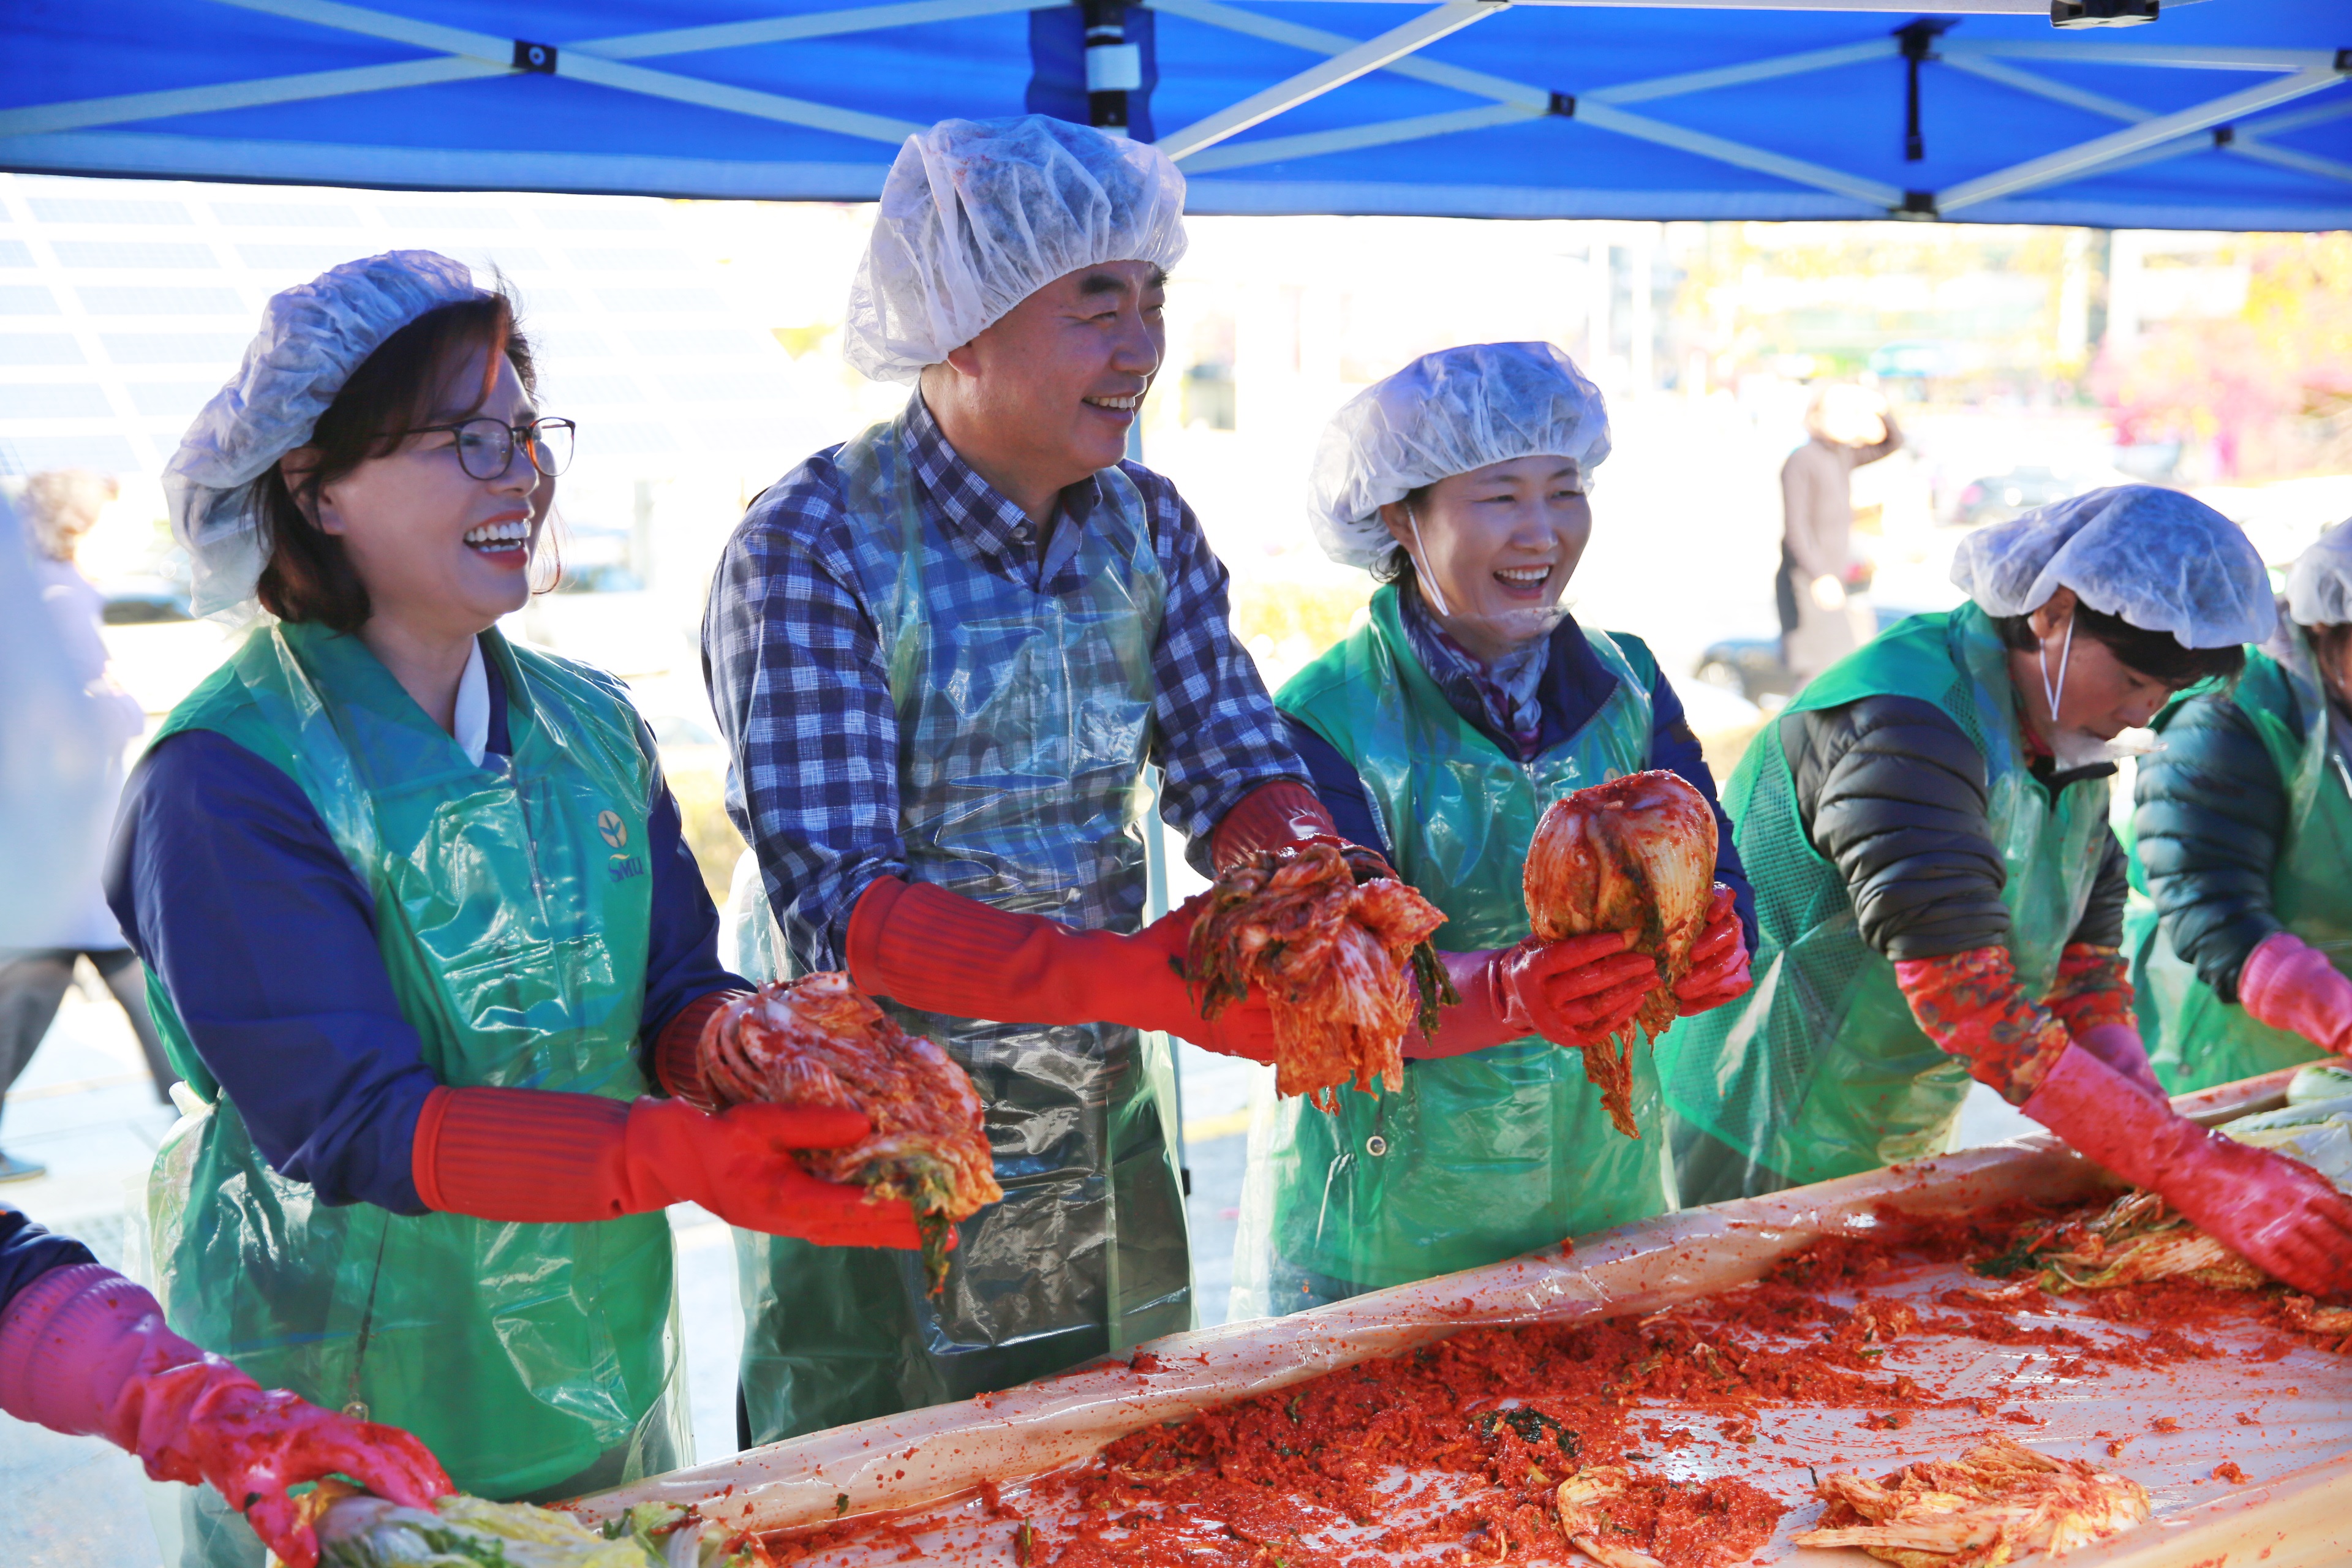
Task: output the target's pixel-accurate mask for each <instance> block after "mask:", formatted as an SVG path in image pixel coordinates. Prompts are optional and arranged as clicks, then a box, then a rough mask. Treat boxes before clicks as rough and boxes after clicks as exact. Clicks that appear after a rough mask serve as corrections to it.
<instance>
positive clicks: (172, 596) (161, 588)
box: [99, 577, 196, 626]
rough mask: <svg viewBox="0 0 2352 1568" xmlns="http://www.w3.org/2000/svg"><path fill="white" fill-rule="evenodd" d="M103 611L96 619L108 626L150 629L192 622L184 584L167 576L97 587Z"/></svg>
mask: <svg viewBox="0 0 2352 1568" xmlns="http://www.w3.org/2000/svg"><path fill="white" fill-rule="evenodd" d="M99 592H100V594H101V595H104V596H105V600H106V605H105V608H104V609H102V610H101V611H100V616H99V618H100V619H101V620H103V621H104V622H105V623H106V624H107V625H108V626H156V625H160V624H162V623H163V622H167V621H192V620H194V619H195V618H196V617H195V616H194V613H193V612H192V611H191V609H190V608H189V601H188V585H187V584H185V583H178V582H174V581H173V580H172V579H171V578H169V577H124V578H121V579H118V580H116V581H114V582H110V583H106V584H100V588H99Z"/></svg>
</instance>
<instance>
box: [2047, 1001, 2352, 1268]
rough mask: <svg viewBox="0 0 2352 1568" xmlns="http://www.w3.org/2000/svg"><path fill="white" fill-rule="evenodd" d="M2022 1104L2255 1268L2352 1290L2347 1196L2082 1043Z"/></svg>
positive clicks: (2351, 1210)
mask: <svg viewBox="0 0 2352 1568" xmlns="http://www.w3.org/2000/svg"><path fill="white" fill-rule="evenodd" d="M2020 1109H2021V1110H2023V1111H2024V1112H2025V1114H2026V1115H2028V1116H2030V1117H2032V1118H2033V1120H2034V1121H2039V1122H2040V1123H2042V1126H2044V1127H2047V1128H2048V1129H2050V1131H2053V1132H2055V1133H2056V1134H2058V1136H2059V1137H2061V1138H2063V1139H2064V1140H2065V1141H2066V1142H2067V1143H2069V1144H2070V1145H2072V1146H2073V1147H2074V1148H2075V1149H2077V1150H2079V1151H2081V1152H2083V1153H2084V1154H2085V1155H2087V1156H2089V1157H2090V1158H2091V1159H2093V1160H2095V1161H2097V1162H2098V1163H2100V1164H2101V1165H2104V1166H2105V1167H2106V1168H2107V1169H2108V1170H2110V1171H2112V1172H2114V1173H2116V1175H2118V1176H2121V1177H2122V1178H2123V1179H2124V1180H2126V1181H2127V1182H2130V1183H2131V1184H2134V1185H2135V1186H2141V1187H2146V1188H2147V1189H2148V1190H2150V1191H2151V1192H2154V1193H2156V1194H2158V1195H2160V1196H2161V1197H2162V1198H2163V1199H2164V1201H2165V1202H2167V1203H2168V1204H2170V1205H2172V1206H2173V1207H2174V1208H2176V1209H2178V1210H2179V1211H2180V1213H2181V1214H2183V1215H2186V1216H2188V1218H2189V1223H2191V1224H2193V1225H2195V1226H2197V1227H2198V1228H2199V1229H2200V1230H2202V1231H2203V1232H2205V1234H2206V1235H2208V1236H2210V1237H2212V1238H2213V1239H2214V1240H2216V1241H2218V1242H2220V1243H2221V1245H2222V1246H2224V1247H2228V1248H2229V1249H2230V1250H2231V1251H2232V1252H2235V1253H2236V1254H2238V1256H2239V1257H2241V1258H2244V1259H2246V1260H2247V1261H2248V1262H2249V1263H2252V1264H2253V1265H2254V1266H2255V1267H2256V1268H2261V1269H2263V1270H2264V1271H2265V1272H2267V1273H2269V1274H2272V1275H2274V1276H2276V1277H2277V1278H2278V1279H2284V1281H2286V1282H2287V1283H2288V1284H2290V1285H2292V1286H2294V1288H2295V1289H2298V1290H2305V1291H2309V1292H2310V1293H2311V1294H2313V1295H2315V1296H2331V1295H2335V1294H2337V1293H2338V1292H2341V1291H2345V1290H2352V1200H2347V1199H2346V1197H2345V1195H2344V1194H2342V1193H2339V1192H2337V1191H2336V1188H2335V1185H2334V1184H2332V1183H2330V1182H2329V1181H2328V1180H2327V1178H2326V1177H2325V1176H2323V1175H2321V1174H2320V1173H2318V1172H2316V1171H2315V1170H2313V1169H2311V1167H2309V1166H2308V1165H2304V1164H2299V1163H2296V1162H2295V1161H2293V1160H2290V1159H2288V1158H2287V1157H2286V1156H2284V1154H2277V1153H2273V1152H2271V1151H2270V1150H2268V1149H2257V1148H2255V1147H2253V1146H2252V1144H2249V1143H2239V1142H2233V1141H2231V1140H2230V1139H2228V1138H2224V1137H2223V1136H2221V1134H2220V1133H2218V1132H2214V1131H2208V1130H2207V1129H2205V1128H2202V1127H2200V1126H2198V1125H2197V1124H2196V1123H2195V1122H2193V1121H2189V1119H2188V1118H2186V1117H2184V1116H2181V1115H2179V1113H2177V1112H2176V1111H2174V1110H2173V1109H2172V1107H2171V1105H2170V1104H2169V1103H2168V1102H2167V1101H2165V1100H2161V1099H2151V1098H2150V1097H2149V1096H2148V1095H2147V1093H2146V1092H2145V1091H2144V1090H2143V1089H2140V1088H2139V1087H2138V1086H2137V1085H2136V1084H2135V1083H2134V1082H2133V1081H2132V1079H2130V1078H2128V1077H2127V1076H2126V1075H2125V1074H2123V1073H2120V1072H2117V1071H2116V1069H2115V1068H2112V1067H2109V1066H2108V1065H2107V1064H2106V1063H2105V1062H2104V1061H2101V1060H2100V1059H2099V1058H2097V1057H2096V1056H2095V1055H2093V1054H2092V1053H2091V1052H2090V1051H2088V1050H2086V1049H2084V1047H2082V1046H2081V1045H2080V1044H2076V1045H2074V1046H2070V1047H2068V1048H2067V1049H2066V1050H2065V1051H2064V1053H2063V1054H2062V1055H2061V1056H2060V1057H2059V1058H2058V1059H2057V1060H2056V1061H2055V1062H2054V1063H2053V1064H2052V1066H2051V1068H2050V1069H2049V1070H2048V1071H2047V1072H2045V1073H2044V1074H2042V1084H2041V1087H2040V1088H2039V1089H2035V1090H2034V1091H2033V1093H2032V1096H2031V1097H2029V1098H2028V1099H2027V1100H2026V1101H2025V1103H2024V1105H2023V1106H2021V1108H2020Z"/></svg>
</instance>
